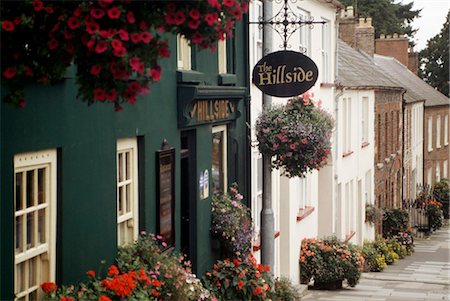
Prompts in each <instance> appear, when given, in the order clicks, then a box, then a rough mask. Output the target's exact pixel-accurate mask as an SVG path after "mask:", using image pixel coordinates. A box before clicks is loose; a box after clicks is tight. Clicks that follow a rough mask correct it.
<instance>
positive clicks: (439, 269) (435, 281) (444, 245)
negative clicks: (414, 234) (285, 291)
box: [302, 224, 450, 301]
mask: <svg viewBox="0 0 450 301" xmlns="http://www.w3.org/2000/svg"><path fill="white" fill-rule="evenodd" d="M302 300H324V301H325V300H379V301H382V300H383V301H384V300H404V301H406V300H408V301H419V300H420V301H422V300H423V301H433V300H450V227H449V225H448V224H447V225H446V226H444V227H443V228H442V229H440V230H438V231H436V232H435V233H433V234H432V235H431V237H430V238H428V239H427V238H417V239H416V240H415V252H414V253H413V255H412V256H407V257H406V258H405V259H403V260H399V261H398V262H396V263H395V264H394V265H390V266H387V267H386V268H385V270H384V271H383V272H381V273H364V274H363V275H362V278H361V280H360V283H359V284H358V285H356V287H354V288H350V287H345V288H344V289H342V290H339V291H314V290H310V291H308V294H307V295H306V296H305V297H303V298H302Z"/></svg>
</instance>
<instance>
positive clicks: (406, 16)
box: [342, 0, 421, 44]
mask: <svg viewBox="0 0 450 301" xmlns="http://www.w3.org/2000/svg"><path fill="white" fill-rule="evenodd" d="M342 2H343V4H344V5H345V6H349V5H353V7H355V10H356V15H357V17H361V18H363V17H371V18H372V20H373V22H372V24H373V27H374V28H375V36H376V37H379V36H380V34H393V33H398V34H400V35H404V34H406V35H407V36H408V37H409V39H410V44H414V42H413V37H414V34H415V33H416V31H417V29H413V28H412V26H411V23H412V21H413V20H414V19H415V18H418V17H419V16H420V11H421V10H420V9H418V10H413V9H412V6H413V2H411V3H407V4H403V3H395V2H394V0H377V1H373V0H343V1H342Z"/></svg>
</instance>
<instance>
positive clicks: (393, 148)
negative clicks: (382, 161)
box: [386, 111, 396, 156]
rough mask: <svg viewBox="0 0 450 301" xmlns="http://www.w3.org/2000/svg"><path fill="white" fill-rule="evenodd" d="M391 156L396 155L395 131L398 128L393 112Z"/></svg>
mask: <svg viewBox="0 0 450 301" xmlns="http://www.w3.org/2000/svg"><path fill="white" fill-rule="evenodd" d="M390 124H391V143H392V146H391V154H393V153H395V149H396V148H395V136H394V129H395V127H396V123H395V115H394V111H391V122H390ZM386 156H387V155H386Z"/></svg>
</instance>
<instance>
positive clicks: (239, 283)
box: [238, 280, 244, 290]
mask: <svg viewBox="0 0 450 301" xmlns="http://www.w3.org/2000/svg"><path fill="white" fill-rule="evenodd" d="M243 286H244V282H243V281H242V280H240V281H239V282H238V288H239V289H240V290H241V289H242V287H243Z"/></svg>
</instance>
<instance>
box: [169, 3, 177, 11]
mask: <svg viewBox="0 0 450 301" xmlns="http://www.w3.org/2000/svg"><path fill="white" fill-rule="evenodd" d="M176 9H177V5H176V4H175V3H174V2H169V3H168V4H167V10H168V11H175V10H176Z"/></svg>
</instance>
